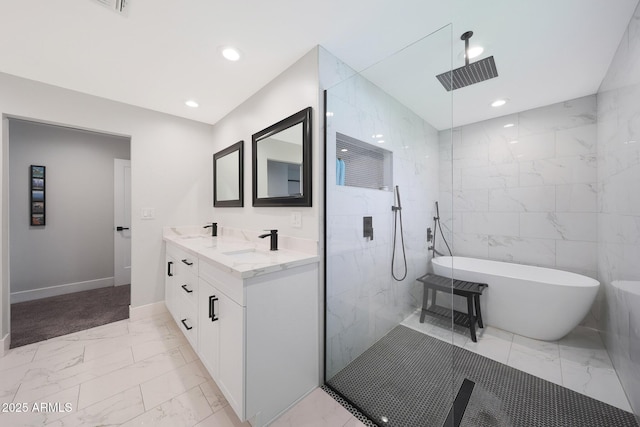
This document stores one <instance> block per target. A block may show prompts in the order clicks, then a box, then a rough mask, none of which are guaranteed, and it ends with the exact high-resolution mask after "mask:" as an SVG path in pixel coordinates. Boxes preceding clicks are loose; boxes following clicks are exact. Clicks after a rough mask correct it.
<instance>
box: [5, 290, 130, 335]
mask: <svg viewBox="0 0 640 427" xmlns="http://www.w3.org/2000/svg"><path fill="white" fill-rule="evenodd" d="M129 304H131V285H123V286H112V287H109V288H100V289H93V290H90V291H82V292H75V293H72V294H66V295H59V296H55V297H49V298H43V299H39V300H34V301H26V302H20V303H16V304H11V348H15V347H20V346H23V345H27V344H31V343H34V342H38V341H44V340H47V339H49V338H53V337H58V336H61V335H66V334H70V333H73V332H78V331H82V330H85V329H89V328H93V327H96V326H100V325H105V324H107V323H112V322H117V321H118V320H123V319H127V318H129Z"/></svg>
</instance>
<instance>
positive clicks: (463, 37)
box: [460, 31, 473, 67]
mask: <svg viewBox="0 0 640 427" xmlns="http://www.w3.org/2000/svg"><path fill="white" fill-rule="evenodd" d="M471 36H473V31H467V32H465V33H463V34H462V35H461V36H460V40H464V65H465V67H466V66H468V65H469V39H470V38H471Z"/></svg>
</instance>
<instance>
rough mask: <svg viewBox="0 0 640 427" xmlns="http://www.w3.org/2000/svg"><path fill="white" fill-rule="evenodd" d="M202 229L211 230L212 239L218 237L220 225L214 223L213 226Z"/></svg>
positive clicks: (209, 225)
mask: <svg viewBox="0 0 640 427" xmlns="http://www.w3.org/2000/svg"><path fill="white" fill-rule="evenodd" d="M202 228H211V237H216V236H217V235H218V223H217V222H212V223H211V224H207V225H205V226H204V227H202Z"/></svg>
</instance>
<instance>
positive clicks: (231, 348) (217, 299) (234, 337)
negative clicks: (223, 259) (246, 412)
mask: <svg viewBox="0 0 640 427" xmlns="http://www.w3.org/2000/svg"><path fill="white" fill-rule="evenodd" d="M211 273H213V274H211ZM215 276H217V274H216V272H215V267H212V266H210V265H209V264H206V263H202V272H201V276H200V307H199V308H200V315H199V324H200V325H199V327H200V337H199V342H200V348H199V350H198V354H199V356H200V360H202V363H203V364H204V365H205V366H206V368H207V369H208V370H209V373H210V374H211V377H212V378H213V379H214V380H215V381H216V383H217V384H218V387H220V390H222V392H223V393H224V395H225V397H226V398H227V400H228V401H229V404H230V405H231V407H232V408H233V409H234V410H235V411H236V413H237V414H240V413H242V411H243V404H244V319H245V308H244V307H243V306H242V304H241V301H240V302H238V301H236V300H234V299H233V297H231V296H230V295H229V293H230V292H228V290H229V288H230V287H237V289H238V291H240V292H241V291H242V281H241V280H238V279H234V278H229V279H228V280H226V281H220V280H216V279H215ZM223 289H226V290H227V292H226V293H225V292H224V291H223Z"/></svg>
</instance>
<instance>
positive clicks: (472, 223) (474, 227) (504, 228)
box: [462, 212, 533, 237]
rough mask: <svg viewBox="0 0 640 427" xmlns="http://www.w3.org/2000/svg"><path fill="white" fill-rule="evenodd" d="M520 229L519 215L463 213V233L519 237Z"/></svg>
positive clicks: (508, 213) (507, 213)
mask: <svg viewBox="0 0 640 427" xmlns="http://www.w3.org/2000/svg"><path fill="white" fill-rule="evenodd" d="M519 228H520V217H519V214H518V213H511V212H491V213H486V212H477V213H476V212H463V213H462V232H463V233H465V234H494V235H498V236H517V235H518V230H519ZM532 237H533V236H532Z"/></svg>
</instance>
